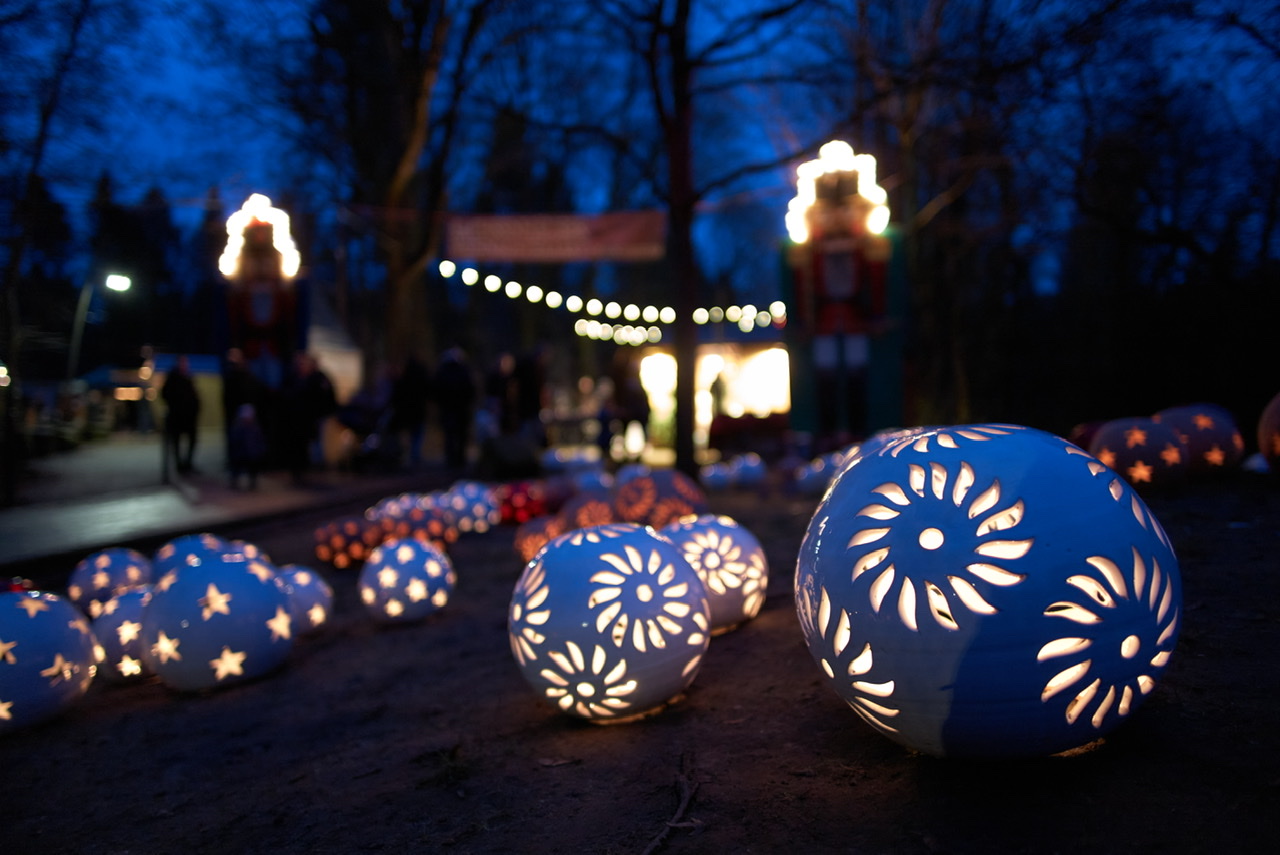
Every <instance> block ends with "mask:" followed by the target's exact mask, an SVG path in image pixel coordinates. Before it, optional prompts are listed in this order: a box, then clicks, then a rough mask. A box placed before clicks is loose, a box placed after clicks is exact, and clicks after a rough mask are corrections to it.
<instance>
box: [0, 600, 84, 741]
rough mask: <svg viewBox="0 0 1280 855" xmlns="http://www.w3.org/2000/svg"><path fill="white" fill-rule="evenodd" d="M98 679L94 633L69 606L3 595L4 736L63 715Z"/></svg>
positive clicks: (0, 672) (0, 702) (0, 713)
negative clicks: (96, 676)
mask: <svg viewBox="0 0 1280 855" xmlns="http://www.w3.org/2000/svg"><path fill="white" fill-rule="evenodd" d="M96 673H97V666H96V664H95V655H94V639H93V632H92V630H91V629H90V627H89V621H88V620H87V619H86V618H85V616H84V614H83V613H81V611H80V610H79V609H77V608H76V607H75V606H73V605H72V604H71V603H70V601H68V600H66V599H64V598H62V597H60V596H58V595H57V594H51V593H42V592H37V591H28V590H24V589H22V588H21V587H19V586H14V588H13V589H12V590H9V589H7V588H6V589H0V734H3V733H5V732H7V731H11V730H16V729H18V728H20V727H25V726H27V725H31V724H35V723H37V722H40V721H44V720H46V719H48V718H51V717H53V716H55V715H57V714H58V713H61V712H63V711H64V710H66V709H67V708H68V707H70V706H71V705H72V704H74V703H75V702H76V701H78V700H79V699H80V698H81V697H83V696H84V694H85V692H87V691H88V689H89V684H90V683H92V682H93V678H94V675H95V674H96Z"/></svg>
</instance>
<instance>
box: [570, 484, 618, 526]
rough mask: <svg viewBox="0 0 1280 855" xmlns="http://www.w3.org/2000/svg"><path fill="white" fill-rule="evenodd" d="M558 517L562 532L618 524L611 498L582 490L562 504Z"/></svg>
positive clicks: (600, 493) (608, 495) (593, 491)
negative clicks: (612, 523)
mask: <svg viewBox="0 0 1280 855" xmlns="http://www.w3.org/2000/svg"><path fill="white" fill-rule="evenodd" d="M559 516H560V522H561V523H562V525H561V530H562V531H569V530H570V529H575V528H587V527H588V526H593V525H604V524H605V523H611V522H619V520H618V515H617V512H616V511H615V510H614V507H613V497H612V496H611V495H610V494H609V493H607V492H603V491H600V490H584V491H582V492H580V493H578V494H577V495H575V496H574V497H573V498H571V499H569V500H568V501H567V502H565V503H564V505H563V506H562V507H561V508H560V514H559Z"/></svg>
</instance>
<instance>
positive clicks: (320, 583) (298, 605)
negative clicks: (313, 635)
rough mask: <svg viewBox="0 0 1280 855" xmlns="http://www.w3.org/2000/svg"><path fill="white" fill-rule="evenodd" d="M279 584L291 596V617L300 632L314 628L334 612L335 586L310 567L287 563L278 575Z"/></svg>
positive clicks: (317, 627) (286, 594) (311, 630)
mask: <svg viewBox="0 0 1280 855" xmlns="http://www.w3.org/2000/svg"><path fill="white" fill-rule="evenodd" d="M275 582H276V585H278V586H279V587H280V589H281V590H282V591H284V593H285V596H286V597H288V599H289V617H290V618H291V619H292V621H293V627H294V630H295V631H296V632H298V633H299V634H303V633H308V632H314V631H316V630H318V629H319V628H320V627H322V626H323V625H324V624H325V623H326V622H327V621H328V620H329V615H330V614H332V613H333V587H332V586H331V585H330V584H329V583H328V582H326V581H325V579H324V577H323V576H321V575H320V574H319V573H317V572H316V571H314V570H312V569H311V568H310V567H303V566H300V565H298V564H286V565H285V566H283V567H281V568H280V569H279V570H278V571H277V572H276V575H275Z"/></svg>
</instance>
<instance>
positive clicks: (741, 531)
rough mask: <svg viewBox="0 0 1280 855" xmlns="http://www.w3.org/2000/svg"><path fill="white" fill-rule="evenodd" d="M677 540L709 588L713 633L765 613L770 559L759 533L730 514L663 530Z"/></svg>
mask: <svg viewBox="0 0 1280 855" xmlns="http://www.w3.org/2000/svg"><path fill="white" fill-rule="evenodd" d="M658 533H659V534H661V535H662V536H663V537H665V538H667V539H668V540H670V541H671V542H672V543H674V544H675V545H676V546H677V547H678V548H679V549H680V552H681V553H682V554H683V555H684V559H685V561H687V562H689V566H690V567H692V568H693V569H694V571H696V572H697V574H698V578H699V579H701V580H702V584H703V586H704V587H705V588H706V589H707V602H708V604H709V605H710V607H711V634H712V635H719V634H721V633H724V632H728V631H729V630H731V629H733V628H735V627H737V626H738V625H739V624H741V623H743V622H745V621H749V620H751V619H752V618H754V617H755V616H756V615H757V614H759V613H760V607H761V606H763V605H764V598H765V591H766V589H767V588H768V586H769V563H768V561H767V560H766V559H765V555H764V548H763V547H761V546H760V541H759V540H757V539H756V537H755V535H753V534H752V533H751V532H749V531H747V530H746V529H745V528H743V527H742V526H741V525H739V524H738V522H737V521H736V520H734V519H733V518H731V517H727V516H723V515H716V514H702V515H701V516H688V517H681V518H680V519H679V520H676V521H675V522H673V523H671V524H670V525H667V526H664V527H663V528H662V529H661V530H660V531H659V532H658Z"/></svg>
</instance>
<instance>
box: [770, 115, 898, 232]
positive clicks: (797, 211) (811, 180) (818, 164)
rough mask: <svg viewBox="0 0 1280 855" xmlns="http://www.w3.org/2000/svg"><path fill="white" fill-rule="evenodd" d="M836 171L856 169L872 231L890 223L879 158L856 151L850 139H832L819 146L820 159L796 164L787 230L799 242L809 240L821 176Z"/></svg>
mask: <svg viewBox="0 0 1280 855" xmlns="http://www.w3.org/2000/svg"><path fill="white" fill-rule="evenodd" d="M836 172H856V173H857V175H858V188H857V191H856V192H857V195H858V196H859V197H861V198H862V199H863V200H865V202H866V203H867V206H868V210H867V212H866V214H865V218H864V220H863V226H864V227H865V228H866V230H867V231H868V232H870V233H871V234H880V233H882V232H883V231H884V230H885V228H886V227H887V226H888V224H889V208H888V206H887V205H886V204H885V203H886V201H887V199H888V194H886V193H885V191H884V188H882V187H880V186H879V185H878V184H876V159H875V158H874V157H872V156H871V155H869V154H856V155H855V154H854V153H853V148H852V147H850V145H849V144H848V143H846V142H842V141H840V140H832V141H831V142H829V143H827V144H826V145H824V146H823V147H822V148H820V149H818V158H817V160H810V161H806V162H805V163H802V164H800V166H799V167H797V168H796V195H795V196H794V197H793V198H792V199H791V201H790V202H788V203H787V213H786V218H785V223H786V227H787V234H788V235H790V236H791V240H792V241H794V242H795V243H806V242H807V241H808V240H809V222H808V220H809V210H810V209H811V208H812V207H813V206H814V205H815V204H816V203H817V200H818V193H817V185H818V180H819V179H821V178H822V177H823V176H824V175H830V174H832V173H836Z"/></svg>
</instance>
